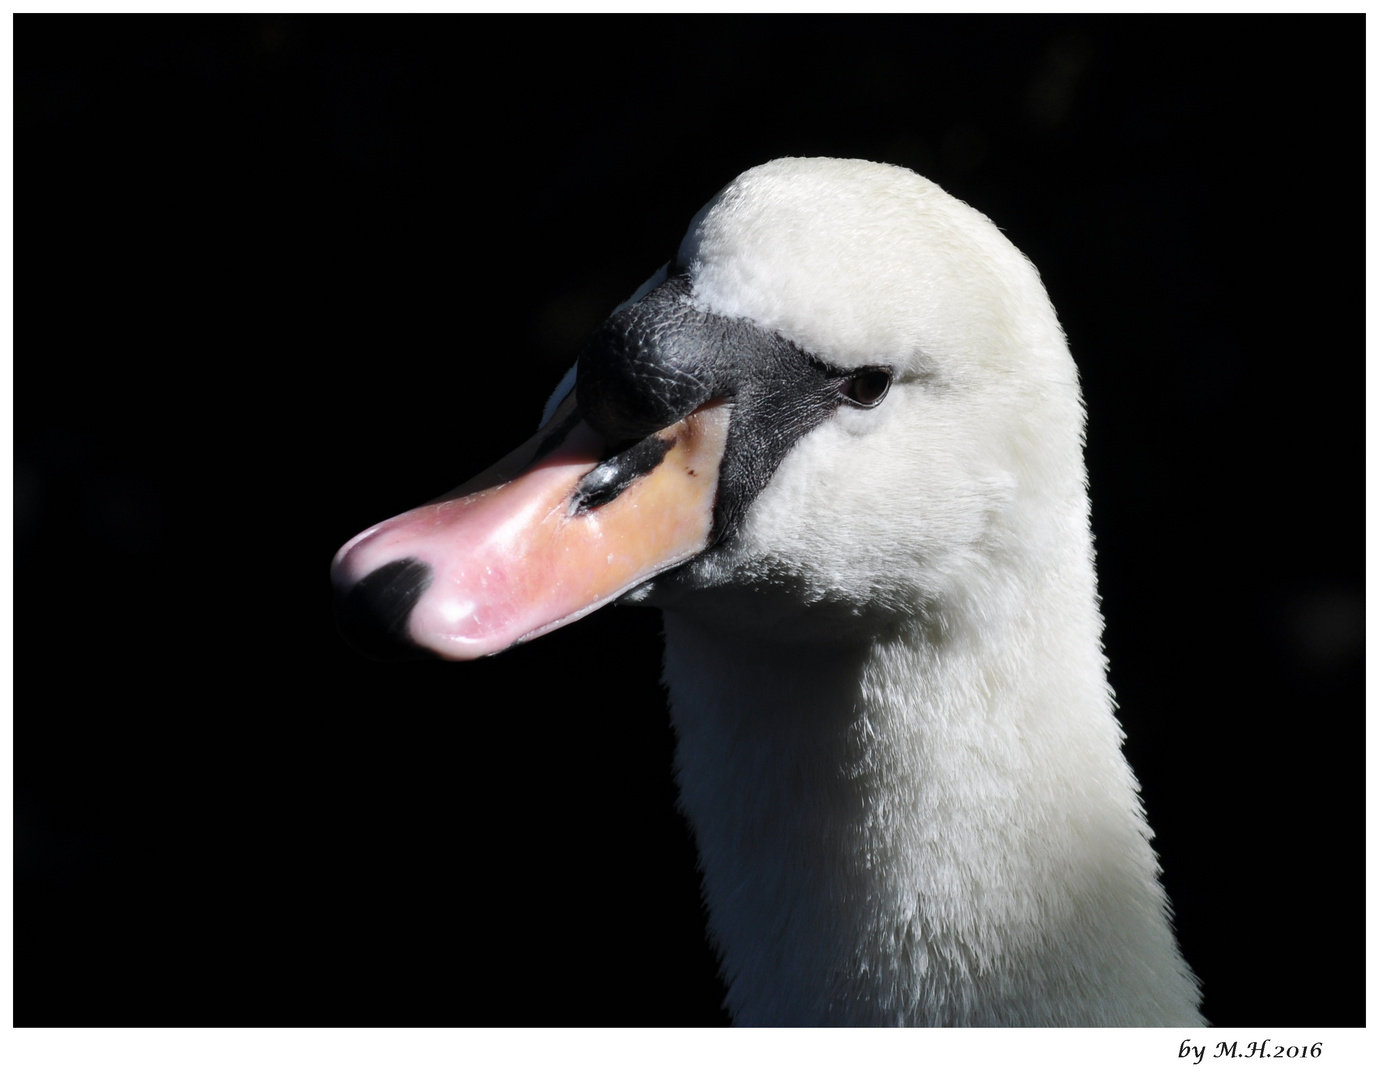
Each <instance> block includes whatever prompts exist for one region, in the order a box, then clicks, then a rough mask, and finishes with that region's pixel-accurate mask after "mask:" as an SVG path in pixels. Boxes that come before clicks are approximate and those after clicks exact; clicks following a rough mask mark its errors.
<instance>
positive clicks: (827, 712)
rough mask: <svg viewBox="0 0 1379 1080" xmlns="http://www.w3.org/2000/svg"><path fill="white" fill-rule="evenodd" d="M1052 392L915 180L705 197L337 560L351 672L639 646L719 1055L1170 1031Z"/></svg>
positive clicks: (988, 274)
mask: <svg viewBox="0 0 1379 1080" xmlns="http://www.w3.org/2000/svg"><path fill="white" fill-rule="evenodd" d="M1083 430H1084V415H1083V404H1082V399H1081V396H1080V392H1079V384H1078V376H1077V369H1076V367H1075V366H1074V363H1073V359H1072V357H1071V355H1070V353H1069V350H1068V346H1067V343H1066V341H1065V339H1064V335H1063V331H1062V329H1061V327H1060V326H1059V322H1058V319H1057V316H1056V315H1055V313H1054V309H1053V307H1052V305H1051V304H1050V302H1049V299H1048V297H1047V295H1046V293H1045V291H1044V288H1043V286H1042V285H1041V283H1040V279H1039V275H1038V273H1037V272H1036V270H1035V268H1034V267H1033V266H1032V265H1031V263H1030V262H1029V261H1028V260H1027V259H1026V258H1025V257H1024V256H1023V255H1022V254H1021V253H1020V252H1019V251H1018V250H1017V249H1016V248H1015V247H1014V246H1013V245H1012V244H1011V243H1010V242H1009V241H1008V240H1007V239H1006V238H1005V237H1004V236H1003V235H1002V234H1001V232H1000V230H999V229H997V228H996V226H995V225H993V224H992V223H991V222H990V221H989V220H988V219H987V218H986V217H984V216H983V215H982V214H981V213H979V212H978V211H977V210H974V209H973V208H971V207H969V206H967V205H966V204H964V203H962V202H960V201H959V200H957V199H955V198H953V197H951V196H950V195H948V194H946V193H945V192H944V191H943V190H941V189H940V188H939V187H938V186H937V185H935V184H933V183H931V182H930V181H928V180H925V179H924V178H922V177H920V176H918V175H917V174H915V173H914V172H911V171H910V170H907V169H904V168H899V167H895V166H891V165H885V164H876V163H872V162H868V161H857V160H837V159H826V158H814V159H808V158H783V159H779V160H775V161H772V162H769V163H767V164H764V165H761V166H759V167H757V168H753V169H750V170H748V171H747V172H745V173H743V174H742V175H741V176H739V177H738V178H737V179H735V180H733V181H732V182H731V183H729V184H728V186H727V187H725V188H724V189H723V190H722V191H720V192H719V193H718V194H717V195H716V196H715V197H714V198H712V199H711V200H710V201H709V202H708V203H707V204H706V205H705V206H704V208H703V209H702V210H700V211H699V213H698V214H697V215H695V217H694V219H693V221H691V222H690V225H689V228H688V231H687V232H686V234H685V236H684V239H683V240H682V241H681V243H680V245H679V249H678V250H677V251H675V252H674V253H673V255H672V257H671V258H670V259H669V260H667V261H666V262H665V264H664V265H663V266H662V267H661V268H660V269H659V270H657V271H656V272H655V273H654V274H652V275H651V277H650V278H648V279H647V281H646V282H645V284H643V285H642V286H641V287H640V288H639V289H637V291H636V292H635V293H634V294H633V295H632V296H631V297H630V298H629V299H628V300H627V302H626V303H624V304H622V305H620V306H619V307H618V308H617V309H615V310H614V311H613V312H612V313H611V314H610V315H609V316H608V318H607V320H606V321H605V322H604V323H603V324H602V326H600V327H599V328H598V329H597V330H596V331H595V332H594V334H593V335H592V337H591V338H590V339H589V341H588V343H587V344H586V345H585V346H584V348H583V349H582V351H581V352H580V353H579V355H578V359H577V362H576V363H575V365H574V366H573V367H572V368H571V369H570V371H569V373H568V374H567V375H566V376H565V378H564V379H563V380H562V381H561V382H560V384H559V386H557V387H556V389H555V391H554V393H553V394H552V395H551V397H550V400H549V402H548V404H547V405H546V408H545V415H544V417H543V420H542V424H541V426H540V428H539V430H537V431H536V433H535V434H534V435H533V436H532V437H531V439H530V440H529V441H528V442H527V443H525V444H524V445H523V446H521V447H519V448H518V449H516V450H514V451H513V452H512V453H511V454H509V455H508V456H507V457H505V458H503V459H502V460H501V461H500V462H499V463H498V464H497V465H495V466H494V467H493V468H492V469H491V470H489V471H487V472H485V473H482V474H481V475H479V476H478V477H476V478H475V479H474V480H472V481H470V482H469V483H467V484H465V485H463V486H462V487H460V488H458V489H456V490H455V491H453V492H451V493H450V494H448V495H446V496H443V497H442V498H439V499H436V500H434V501H432V502H430V503H427V504H426V505H424V506H421V507H419V508H417V509H415V510H411V511H409V512H406V513H403V514H401V515H399V516H397V517H394V518H391V519H389V520H387V521H385V522H383V523H382V524H380V525H376V526H374V527H373V528H370V529H368V530H366V531H365V532H363V533H361V534H360V535H359V536H357V537H355V539H353V540H351V541H350V542H349V543H348V544H346V545H345V546H344V547H343V548H342V549H341V550H340V552H339V554H338V555H337V556H336V558H335V561H334V564H333V566H332V578H333V581H334V584H335V588H336V591H337V595H338V598H339V617H340V625H341V629H342V630H343V632H344V633H345V634H346V636H347V637H348V638H349V639H350V640H352V641H353V642H355V643H357V644H358V646H359V647H360V648H361V649H362V650H363V651H365V652H367V653H370V654H372V655H375V656H378V657H380V658H397V657H406V656H409V655H416V654H419V653H423V652H424V653H430V654H434V655H437V656H440V657H445V658H449V659H458V660H473V659H476V658H479V657H483V656H486V655H489V654H494V653H498V652H501V651H503V650H506V649H508V648H510V647H513V646H515V645H518V644H519V643H521V642H523V641H526V640H529V639H531V638H534V637H537V636H539V635H543V634H546V633H548V632H551V631H554V630H556V629H557V628H559V627H561V626H563V625H565V624H567V623H569V622H572V621H574V620H576V619H579V618H581V617H582V616H584V615H586V614H588V613H589V612H591V611H593V610H595V609H597V608H599V607H602V606H603V605H605V604H609V603H612V602H619V603H624V604H634V605H649V606H652V607H655V608H659V609H660V610H661V611H662V612H663V617H664V634H665V661H664V682H665V685H666V687H667V690H668V694H669V702H670V715H671V720H672V723H673V725H674V729H675V733H676V736H677V739H678V744H677V751H676V759H675V775H676V780H677V782H678V784H679V788H680V805H681V807H682V809H683V812H684V814H685V816H686V818H687V819H688V822H689V824H690V826H691V828H692V831H693V835H694V839H695V842H696V844H697V848H698V853H699V860H700V866H701V868H702V872H703V890H704V898H705V901H706V904H707V908H708V925H709V933H710V935H711V938H712V942H713V945H714V948H715V950H716V953H717V955H718V957H719V960H720V962H721V974H722V978H723V981H724V984H725V986H726V1005H727V1008H728V1010H729V1012H730V1014H731V1015H732V1017H733V1019H734V1021H735V1022H737V1023H740V1024H746V1025H984V1026H985V1025H1020V1026H1030V1025H1073V1026H1089V1025H1115V1026H1149V1025H1167V1026H1188V1025H1196V1024H1200V1023H1202V1018H1201V1015H1200V1013H1199V1011H1198V1006H1199V989H1198V984H1197V981H1196V979H1195V977H1194V976H1193V973H1192V972H1191V970H1190V969H1189V967H1188V965H1187V964H1186V963H1185V962H1184V960H1183V957H1182V956H1181V954H1180V952H1179V949H1178V946H1177V943H1176V941H1175V939H1174V934H1173V931H1172V928H1171V925H1170V919H1169V913H1168V902H1167V900H1166V898H1165V895H1164V892H1163V889H1162V888H1161V886H1160V883H1159V868H1158V862H1157V858H1156V856H1155V854H1154V852H1153V850H1152V849H1151V847H1150V835H1151V834H1150V830H1149V828H1148V826H1147V824H1146V822H1145V816H1144V812H1143V810H1142V808H1141V805H1140V802H1139V798H1138V794H1137V791H1138V789H1137V784H1136V780H1135V777H1134V775H1133V774H1132V772H1131V770H1130V768H1129V766H1128V765H1127V764H1126V761H1125V758H1124V757H1123V756H1122V753H1121V749H1120V745H1121V740H1122V733H1121V730H1120V727H1119V725H1118V724H1117V721H1116V719H1115V716H1114V710H1113V704H1112V695H1111V691H1110V689H1109V687H1108V684H1107V677H1106V662H1105V659H1104V656H1103V652H1102V648H1101V632H1102V621H1101V616H1100V613H1099V609H1098V598H1097V587H1096V576H1095V572H1094V567H1093V549H1092V540H1091V534H1090V531H1089V527H1088V513H1089V504H1088V492H1087V477H1086V471H1085V468H1084V465H1083V458H1082V440H1083Z"/></svg>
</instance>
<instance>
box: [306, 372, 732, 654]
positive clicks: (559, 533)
mask: <svg viewBox="0 0 1379 1080" xmlns="http://www.w3.org/2000/svg"><path fill="white" fill-rule="evenodd" d="M728 410H729V406H728V405H726V404H724V403H722V402H717V403H710V404H707V405H704V406H701V407H700V408H698V409H696V410H695V411H694V412H693V413H691V414H690V415H689V416H687V417H685V418H684V419H683V420H680V421H679V422H677V423H675V424H672V425H671V426H669V427H667V428H665V429H663V430H661V431H659V432H657V433H656V434H655V435H652V436H650V437H649V439H647V440H644V441H643V443H641V444H639V445H638V447H637V448H634V450H633V451H629V454H632V453H637V451H641V452H640V453H639V454H637V457H638V460H641V461H643V462H645V463H646V464H645V465H643V466H638V467H634V468H631V469H623V474H624V475H623V476H622V477H621V479H620V480H619V482H618V484H617V485H616V486H614V487H611V488H610V487H609V486H607V485H604V486H602V487H600V486H599V485H598V483H597V482H598V481H599V479H600V477H601V476H602V473H595V470H596V469H598V468H599V466H600V458H601V456H602V455H603V454H604V452H605V450H606V445H605V441H604V439H603V438H602V436H600V435H599V434H598V433H597V432H595V431H594V429H593V428H591V427H590V426H589V425H588V424H586V423H585V422H584V421H583V420H581V419H579V418H578V417H577V416H576V415H575V396H574V394H571V395H569V397H567V398H566V399H565V401H564V403H563V404H562V405H561V407H560V408H559V409H558V410H557V411H556V413H555V415H554V416H553V417H552V418H551V420H550V422H549V423H548V424H546V426H545V427H543V428H542V429H541V430H540V431H538V432H537V433H536V434H535V435H534V436H533V437H532V438H531V439H529V440H528V441H527V442H526V443H524V444H523V445H522V446H520V447H519V448H518V449H517V450H515V451H513V452H512V453H511V454H509V455H508V456H507V457H505V458H503V459H502V460H501V461H499V462H498V463H497V464H496V465H494V466H493V467H492V468H490V469H489V470H487V471H486V472H484V473H481V474H480V475H479V476H477V477H475V478H474V479H473V480H471V481H470V482H469V483H467V484H465V485H464V486H462V487H460V488H457V489H456V490H455V491H453V492H451V493H449V494H448V495H445V496H442V497H441V498H440V499H437V500H435V501H434V502H431V503H428V504H427V505H425V506H421V507H418V508H417V509H415V510H410V511H408V512H407V513H405V514H400V515H398V516H397V517H394V518H390V519H388V520H387V521H385V522H383V523H381V524H379V525H375V526H373V528H371V529H366V530H365V531H364V532H362V533H360V534H359V535H358V536H356V537H355V538H354V539H353V540H351V541H350V542H349V543H348V544H346V545H345V546H344V547H342V548H341V549H340V551H339V552H338V553H337V554H336V556H335V560H334V562H333V563H332V564H331V580H332V582H333V583H334V584H335V587H336V590H337V595H338V596H339V597H340V598H341V627H342V630H344V631H345V633H346V635H347V636H349V637H351V639H352V640H354V641H355V642H356V644H359V645H360V646H361V648H363V650H364V651H365V652H371V653H375V654H381V653H384V652H396V650H397V649H398V647H399V646H400V647H401V648H402V649H403V650H408V649H412V650H414V649H422V650H427V651H430V652H433V653H436V654H438V655H440V656H442V657H445V658H448V659H454V660H470V659H474V658H476V657H480V656H487V655H489V654H491V653H496V652H501V651H502V650H503V649H506V648H508V647H509V646H511V645H514V644H516V643H517V642H519V641H526V640H527V639H529V638H534V637H538V636H539V635H541V634H544V633H547V632H548V631H550V630H554V629H556V627H559V626H562V625H564V624H565V623H567V622H573V621H574V620H575V619H578V618H580V617H581V616H584V615H586V614H588V613H589V612H591V611H594V610H595V609H597V608H600V607H602V606H603V605H604V604H607V603H609V602H611V601H613V600H615V599H617V598H618V597H619V596H621V595H622V594H623V593H625V592H627V591H628V590H629V589H632V588H634V587H635V586H637V585H640V584H641V583H642V582H644V581H647V580H649V579H651V578H653V577H655V576H656V575H657V574H661V573H664V572H665V571H666V570H669V569H670V568H672V567H674V566H678V565H679V564H681V563H683V562H686V561H687V560H689V559H691V558H693V557H694V556H695V555H697V554H699V553H700V552H701V551H703V550H704V549H705V548H706V547H707V546H708V543H709V538H710V534H711V531H712V528H713V519H714V500H715V497H716V492H717V488H718V470H719V463H720V461H721V459H722V457H723V449H724V445H725V443H726V440H727V431H728ZM652 440H655V442H654V443H653V442H652ZM657 456H659V463H655V459H656V458H657ZM618 461H619V458H617V457H614V458H613V459H612V464H613V465H616V464H617V463H618ZM653 466H654V467H653ZM591 482H592V483H591ZM591 493H592V494H591ZM385 639H390V641H391V647H390V648H388V647H384V645H383V642H384V641H385Z"/></svg>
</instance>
